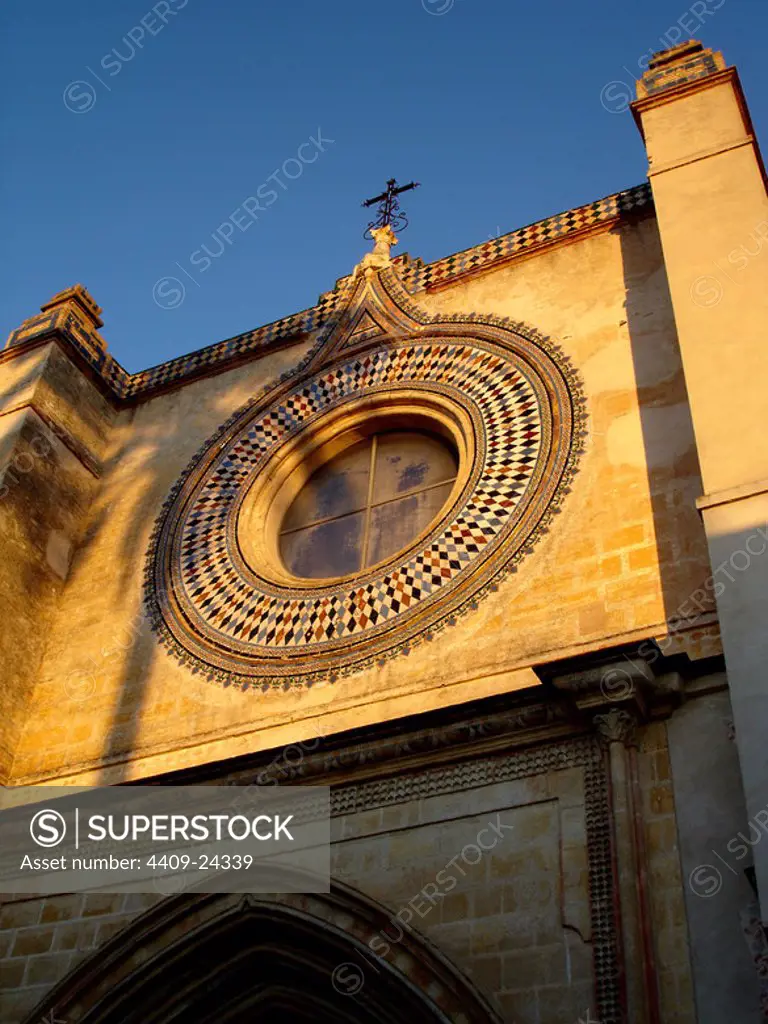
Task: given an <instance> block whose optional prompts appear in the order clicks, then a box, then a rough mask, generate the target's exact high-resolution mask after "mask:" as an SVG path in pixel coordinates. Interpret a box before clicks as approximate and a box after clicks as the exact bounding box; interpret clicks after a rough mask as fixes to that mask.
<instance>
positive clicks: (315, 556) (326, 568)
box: [280, 512, 365, 580]
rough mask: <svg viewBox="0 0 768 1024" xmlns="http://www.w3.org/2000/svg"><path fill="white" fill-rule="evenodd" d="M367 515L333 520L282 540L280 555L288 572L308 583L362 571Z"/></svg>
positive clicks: (360, 514)
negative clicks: (361, 561)
mask: <svg viewBox="0 0 768 1024" xmlns="http://www.w3.org/2000/svg"><path fill="white" fill-rule="evenodd" d="M364 522H365V513H364V512H357V513H355V515H351V516H344V517H343V518H342V519H333V520H332V521H331V522H330V523H323V524H322V525H321V526H310V527H307V529H305V530H297V531H296V532H295V533H286V534H284V535H283V536H282V537H281V538H280V554H281V555H282V558H283V562H284V563H285V566H286V568H287V569H288V571H289V572H292V573H293V575H294V576H298V577H300V578H301V579H305V580H319V579H324V578H325V577H327V576H344V575H346V573H348V572H356V571H357V570H358V569H359V568H360V559H361V557H362V543H363V524H364Z"/></svg>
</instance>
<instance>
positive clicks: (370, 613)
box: [145, 267, 585, 690]
mask: <svg viewBox="0 0 768 1024" xmlns="http://www.w3.org/2000/svg"><path fill="white" fill-rule="evenodd" d="M342 288H344V289H346V291H347V295H346V296H345V298H346V301H345V302H343V303H340V306H341V309H340V311H339V313H338V315H337V316H336V318H335V320H334V322H333V323H332V324H331V325H330V327H329V328H328V329H326V331H325V333H324V334H323V336H322V337H321V338H320V339H319V340H318V342H317V343H316V345H315V346H314V348H313V350H312V351H311V352H310V354H309V355H308V356H307V357H306V359H305V360H304V361H303V362H302V364H300V365H299V366H298V367H297V368H296V369H295V370H293V371H292V372H290V373H289V374H287V375H285V376H284V377H283V378H282V379H281V380H280V382H278V384H276V385H274V386H271V387H270V388H269V389H268V390H267V391H266V392H265V393H264V394H262V395H261V396H259V397H257V398H254V399H253V400H252V401H251V402H249V403H248V404H247V406H246V407H244V408H243V409H241V410H239V411H238V412H237V413H236V414H235V415H234V416H232V417H231V418H230V420H229V421H228V422H227V423H226V424H224V425H223V426H222V427H221V428H220V429H219V430H218V431H217V432H216V434H215V435H214V436H213V437H212V438H211V439H210V440H209V441H208V442H207V443H206V445H205V447H204V448H203V449H202V451H201V452H200V453H198V455H197V456H196V457H195V458H194V460H193V462H192V464H191V465H190V466H189V467H188V468H187V469H186V470H185V472H184V473H183V474H182V477H181V479H180V480H179V481H178V483H177V484H176V486H175V487H174V489H173V491H172V493H171V495H170V496H169V498H168V500H167V501H166V503H165V506H164V507H163V511H162V513H161V515H160V517H159V519H158V522H157V524H156V527H155V533H154V535H153V539H152V544H151V548H150V552H149V555H148V561H147V573H146V593H145V598H146V604H147V607H148V611H149V615H150V618H151V621H152V623H153V626H154V628H155V629H156V631H157V633H158V634H159V636H160V637H161V639H162V641H163V642H164V643H165V644H166V645H167V647H168V648H169V649H170V650H171V651H172V652H173V653H174V654H175V655H176V656H177V657H178V658H179V659H180V660H181V661H182V662H183V663H184V664H185V665H187V666H188V667H190V668H191V669H192V670H193V671H195V672H200V673H202V674H204V675H205V676H206V677H208V678H210V679H215V680H218V681H220V682H223V683H224V684H226V685H235V686H238V687H240V688H242V689H248V688H260V689H263V690H267V689H269V688H271V687H282V688H288V687H291V686H309V685H312V684H313V683H316V682H319V681H333V680H335V679H336V678H338V677H339V676H340V675H342V674H347V673H349V672H354V671H359V670H361V669H363V668H365V667H368V666H370V665H373V664H376V663H378V662H380V661H381V660H382V659H385V658H389V657H392V656H394V655H397V654H407V653H408V651H409V650H410V649H411V648H412V647H413V646H414V645H416V644H417V643H420V642H422V641H424V640H431V639H432V637H433V636H434V635H435V633H436V632H438V631H439V630H441V629H443V628H444V627H445V626H447V625H453V624H454V623H455V622H456V619H457V617H458V616H459V615H462V614H465V613H466V612H468V611H469V610H471V609H474V608H476V607H477V603H478V601H479V600H480V599H481V598H483V597H484V596H485V595H486V594H488V593H489V592H490V591H492V590H496V589H497V583H498V581H499V579H500V578H501V577H503V576H504V575H505V574H506V573H508V572H510V571H515V569H516V568H517V566H518V564H519V562H520V561H521V559H522V558H523V557H524V556H525V555H528V554H530V553H531V551H532V547H533V544H534V543H535V542H536V540H537V539H538V538H539V537H540V536H541V535H542V534H543V533H545V532H547V529H548V526H549V523H550V521H551V519H552V517H553V515H554V514H555V513H556V512H557V511H559V506H560V503H561V501H562V499H563V496H564V494H565V493H566V491H567V490H568V486H567V485H568V483H569V482H570V479H571V477H572V475H573V473H574V472H575V468H576V462H577V459H578V456H579V454H580V452H581V450H582V448H583V437H584V430H583V424H584V418H585V417H584V411H583V398H582V394H581V388H580V385H579V382H578V379H577V377H576V374H575V372H574V371H573V369H572V368H571V366H570V364H569V362H568V360H567V358H566V357H565V356H564V354H563V353H562V351H561V350H560V349H559V348H558V347H557V346H555V345H553V344H552V343H551V342H549V340H548V339H546V338H543V337H541V336H540V335H538V334H537V333H536V332H535V331H532V330H530V329H529V328H526V327H524V326H522V325H519V324H515V323H512V322H510V321H507V320H503V319H500V318H498V317H482V316H477V315H471V316H466V317H465V316H448V317H430V316H428V315H425V314H424V313H423V312H422V311H421V310H420V309H419V308H418V307H417V306H416V305H415V304H414V302H413V300H412V299H411V298H410V296H409V295H408V294H407V293H406V292H405V290H404V289H403V287H402V286H401V284H400V281H399V279H398V277H397V274H396V271H395V269H394V268H392V267H388V268H385V269H382V270H379V269H377V268H372V267H369V268H363V270H362V272H361V273H356V274H355V275H354V276H353V277H352V278H351V279H347V281H346V282H345V284H343V285H342ZM404 402H405V403H406V404H407V406H408V408H410V409H412V410H413V411H414V415H418V416H422V417H423V416H426V417H427V418H428V417H429V415H431V414H432V413H431V410H432V409H433V408H436V409H440V410H442V411H441V412H440V415H445V416H446V417H453V419H454V421H455V423H456V424H459V426H457V427H456V428H455V429H456V430H457V431H458V432H460V433H461V435H462V436H461V439H460V444H459V447H460V448H461V450H462V453H463V454H462V468H461V470H460V475H459V479H458V481H457V484H456V486H455V487H454V490H453V492H452V494H451V498H450V500H449V502H448V504H447V505H446V506H445V507H444V508H443V510H442V511H441V513H440V514H439V516H438V518H437V519H436V520H435V521H434V522H433V523H432V525H431V527H430V528H429V531H428V532H427V533H426V534H423V535H421V536H420V537H419V539H418V542H417V543H416V544H415V545H412V546H411V547H410V548H408V549H406V550H405V551H404V552H401V553H400V554H399V555H396V556H394V557H393V558H390V559H389V560H388V561H387V562H386V563H383V564H379V565H376V566H373V567H372V568H370V569H364V570H361V571H360V572H359V573H357V574H355V575H354V577H353V578H350V577H349V576H347V577H344V578H340V579H338V580H299V579H296V580H294V579H292V578H290V577H286V576H285V573H282V574H281V573H280V571H279V568H278V567H274V566H271V565H270V559H269V558H268V557H266V555H265V556H264V558H263V559H262V558H260V557H259V555H258V552H259V550H260V549H259V547H258V545H256V547H255V549H254V550H255V551H256V555H254V554H253V551H251V552H250V553H249V551H248V543H246V542H245V541H247V540H248V537H247V532H248V531H247V529H245V527H244V525H243V524H244V522H245V523H246V525H247V524H248V523H253V522H262V521H265V520H266V519H268V518H269V517H268V515H266V514H265V515H262V514H261V507H262V506H259V507H258V508H257V510H256V512H254V509H253V508H252V507H249V503H250V505H251V506H252V505H253V501H254V499H253V495H254V494H259V493H261V495H262V498H261V499H260V500H261V501H262V502H263V501H265V500H268V496H269V491H270V486H271V485H270V484H269V481H270V480H272V478H273V477H274V476H275V466H276V465H280V464H281V460H283V461H285V459H286V455H285V453H286V452H289V451H290V452H293V453H295V452H296V451H297V450H299V451H301V445H302V444H303V443H305V439H307V438H311V437H312V436H314V435H315V434H316V433H317V432H318V431H319V430H322V429H325V428H324V425H325V424H326V423H328V422H334V421H336V422H343V418H344V417H345V416H346V415H347V414H350V415H351V414H352V411H356V412H357V415H358V417H360V416H361V415H364V413H365V410H366V409H369V408H370V409H375V410H376V414H377V415H378V416H382V415H384V416H386V413H387V410H388V409H394V408H400V407H401V406H402V405H403V403H404ZM360 410H363V411H362V412H361V411H360ZM307 443H308V442H307ZM294 461H295V459H294ZM265 494H266V495H267V498H264V495H265ZM263 507H264V508H266V507H267V506H263ZM249 517H250V518H249ZM244 530H245V533H244ZM264 550H266V548H265V549H264Z"/></svg>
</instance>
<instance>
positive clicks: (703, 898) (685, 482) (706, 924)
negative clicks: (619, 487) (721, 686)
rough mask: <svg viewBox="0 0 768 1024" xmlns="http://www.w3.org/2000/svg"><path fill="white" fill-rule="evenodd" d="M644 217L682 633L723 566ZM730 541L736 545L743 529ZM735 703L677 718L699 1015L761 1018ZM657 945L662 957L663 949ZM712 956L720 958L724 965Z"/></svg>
mask: <svg viewBox="0 0 768 1024" xmlns="http://www.w3.org/2000/svg"><path fill="white" fill-rule="evenodd" d="M639 227H640V230H638V226H635V227H632V226H630V227H627V228H624V229H622V228H619V229H618V230H619V232H620V237H621V244H622V258H623V264H624V280H625V287H626V311H627V313H626V315H627V324H628V329H629V334H630V341H631V346H632V359H633V363H634V370H635V378H636V384H637V393H638V399H639V404H640V422H641V429H642V439H643V446H644V449H645V456H646V463H647V467H648V485H649V492H650V496H651V505H652V512H653V521H654V532H655V535H656V546H657V552H658V560H659V570H660V580H661V588H662V596H663V602H664V613H665V618H666V620H667V623H668V624H669V627H670V633H671V634H674V632H675V624H676V623H677V622H680V621H684V620H690V619H693V618H697V617H699V616H702V617H705V618H706V619H707V620H708V621H710V620H711V619H712V617H713V616H714V615H715V614H716V610H717V609H716V602H715V590H716V587H715V579H720V577H715V576H714V575H713V568H712V566H711V564H710V559H709V551H708V546H707V539H706V534H705V531H704V526H703V523H702V520H701V517H700V514H699V512H698V510H697V508H696V499H697V498H699V497H700V496H701V495H702V494H703V485H702V481H701V471H700V467H699V462H698V454H697V449H696V439H695V435H694V430H693V422H692V419H691V415H690V408H689V405H688V394H687V391H686V385H685V377H684V374H683V368H682V361H681V356H680V350H679V345H678V340H677V333H676V327H675V321H674V313H673V309H672V302H671V297H670V294H669V288H668V284H667V278H666V272H665V268H664V262H663V255H662V250H661V240H660V238H659V235H658V229H657V225H656V222H655V221H653V220H648V221H646V222H645V223H644V224H643V225H640V226H639ZM732 543H733V550H737V549H738V548H739V547H740V546H743V538H736V537H734V538H733V542H732ZM723 580H724V582H725V583H726V584H727V580H725V578H724V577H723ZM717 593H718V594H719V593H720V590H719V589H718V590H717ZM670 653H672V652H670ZM713 708H714V709H715V710H714V711H713ZM729 714H730V702H729V697H728V693H727V692H725V691H721V692H720V693H717V694H714V695H712V697H711V698H707V699H706V700H705V699H700V700H697V701H695V702H690V703H687V704H684V705H683V707H682V708H681V709H680V710H679V711H678V712H677V713H676V714H675V716H674V717H673V718H672V719H671V721H670V722H669V724H668V734H669V741H670V754H671V757H672V769H673V771H672V774H673V789H674V798H675V803H676V816H677V828H678V836H677V848H678V850H679V852H680V860H681V870H682V875H683V881H684V885H685V896H686V907H687V919H688V921H687V923H688V938H689V946H690V951H691V963H692V968H693V978H694V986H695V992H696V1002H697V1006H698V1013H699V1017H698V1018H697V1019H698V1020H699V1022H700V1024H721V1022H722V1021H724V1020H733V1021H742V1020H743V1021H751V1020H753V1019H756V1017H755V1015H756V1013H757V1006H758V986H757V984H756V973H755V967H754V965H753V963H752V961H751V958H750V955H749V950H748V947H747V942H746V939H745V936H744V931H743V927H742V922H741V915H742V913H743V912H744V911H745V910H746V909H747V907H748V906H749V904H750V902H751V900H752V898H753V894H752V891H751V889H750V885H749V883H748V882H747V880H746V878H745V875H744V867H745V865H746V864H747V863H748V862H749V858H746V859H745V861H744V863H742V864H735V863H734V864H732V865H730V867H731V873H730V874H729V873H728V872H727V871H726V870H725V868H723V867H722V864H721V861H722V859H723V858H722V856H718V851H719V853H720V854H722V853H723V851H724V850H725V848H726V844H727V842H728V841H729V840H730V839H731V838H732V836H734V835H735V834H736V833H737V831H738V829H739V828H743V830H744V831H745V832H746V831H747V829H746V826H744V825H743V824H742V823H745V822H746V816H747V815H746V809H745V802H744V795H743V791H742V788H741V775H740V772H739V766H738V755H737V751H736V748H735V745H734V744H732V743H731V742H730V741H729V738H728V735H727V731H726V727H725V719H726V718H727V717H728V716H729ZM765 841H766V842H768V837H766V839H765ZM703 861H712V862H713V864H716V865H717V867H713V864H709V863H702V862H703ZM710 868H711V869H712V872H714V874H713V873H712V872H709V871H708V869H710ZM718 878H719V879H720V882H719V884H715V883H716V881H717V879H718ZM723 881H725V882H726V883H727V884H726V885H725V890H724V891H721V889H722V885H723ZM710 896H712V897H713V898H712V899H709V897H710ZM657 956H658V960H659V962H660V963H663V959H664V958H663V955H661V951H657ZM713 965H718V966H719V968H720V969H719V970H718V971H717V972H716V973H714V974H713V971H712V968H713Z"/></svg>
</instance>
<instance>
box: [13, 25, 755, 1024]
mask: <svg viewBox="0 0 768 1024" xmlns="http://www.w3.org/2000/svg"><path fill="white" fill-rule="evenodd" d="M633 113H634V116H635V119H636V122H637V125H638V128H639V130H640V132H641V134H642V137H643V139H644V142H645V145H646V148H647V151H648V157H649V180H648V183H645V184H642V185H639V186H637V187H636V188H632V189H629V190H626V191H623V192H619V193H617V194H614V195H611V196H608V197H607V198H604V199H600V200H597V201H596V202H593V203H590V204H588V205H586V206H583V207H580V208H578V209H575V210H571V211H568V212H567V213H563V214H560V215H559V216H555V217H551V218H549V219H547V220H545V221H541V222H539V223H536V224H533V225H530V226H528V227H524V228H522V229H520V230H517V231H513V232H511V233H510V234H507V235H503V236H501V237H499V238H494V239H492V240H490V241H486V242H484V243H482V244H480V245H478V246H475V247H473V248H471V249H469V250H466V251H464V252H461V253H457V254H455V255H452V256H448V257H446V258H444V259H440V260H438V261H436V262H434V263H431V264H425V263H423V262H422V261H421V260H419V259H413V258H409V257H408V256H406V255H395V254H394V252H393V251H392V250H393V247H394V245H395V243H396V237H395V234H394V232H393V230H392V227H391V226H390V225H389V224H387V223H384V224H382V225H381V226H380V227H378V228H376V229H374V232H373V234H374V240H375V247H374V249H373V251H372V252H370V253H368V254H367V255H366V256H364V258H363V259H362V261H361V263H360V264H359V265H358V266H357V267H355V268H354V270H353V272H352V273H350V274H348V275H347V276H345V277H341V278H340V279H339V280H338V281H337V283H336V285H335V286H334V287H333V288H332V289H331V290H329V291H327V292H325V293H324V294H323V295H321V297H320V299H319V301H318V303H317V305H316V306H314V307H312V308H311V309H308V310H304V311H303V312H299V313H297V314H294V315H292V316H289V317H287V318H285V319H284V320H280V321H277V322H276V323H272V324H269V325H267V326H265V327H262V328H259V329H257V330H254V331H251V332H248V333H246V334H244V335H241V336H238V337H236V338H232V339H229V340H227V341H223V342H219V343H217V344H214V345H211V346H209V347H208V348H205V349H202V350H200V351H198V352H194V353H192V354H191V355H187V356H182V357H180V358H178V359H175V360H172V361H171V362H168V363H164V364H162V365H160V366H157V367H153V368H152V369H149V370H146V371H143V372H141V373H137V374H128V373H127V372H126V371H125V370H124V369H123V368H122V367H121V366H120V365H119V363H117V362H116V360H114V359H113V358H112V356H111V355H110V354H109V352H108V350H107V346H106V343H105V341H104V339H103V337H102V335H101V334H100V328H101V327H102V320H101V310H100V309H99V307H98V306H97V304H96V302H95V301H94V299H93V298H92V297H91V296H90V294H89V293H88V292H87V291H86V290H85V289H84V288H83V287H82V286H80V285H77V286H75V287H73V288H69V289H67V290H66V291H63V292H61V293H60V294H58V295H56V296H55V297H54V298H53V299H51V300H50V301H49V302H47V303H46V304H45V305H44V306H42V307H41V312H40V314H38V315H35V316H32V317H31V318H30V319H28V320H26V321H25V322H24V323H23V324H22V325H21V326H20V327H19V328H18V329H17V330H15V331H13V332H12V334H11V335H10V338H9V340H8V344H7V346H6V348H5V349H4V350H3V352H2V354H1V356H0V403H1V404H0V412H1V413H2V415H0V436H1V437H2V448H3V465H4V467H5V468H4V470H3V476H2V480H1V481H0V518H2V523H3V529H2V532H1V533H0V545H2V558H1V559H0V594H2V606H3V609H4V623H3V630H2V634H1V635H0V662H1V663H2V674H1V676H0V782H2V784H3V786H5V787H9V788H12V787H17V786H30V785H31V786H38V785H39V786H43V785H57V786H58V785H66V786H113V785H121V784H126V783H130V784H133V785H144V784H162V785H233V784H234V785H241V786H264V785H270V786H273V787H274V786H275V785H279V786H295V785H299V784H301V785H328V786H330V787H331V814H332V820H331V835H332V884H331V886H330V891H329V892H327V893H314V894H290V893H281V894H262V895H251V896H243V895H242V894H219V895H217V894H211V893H201V892H195V891H184V892H180V893H172V894H170V895H165V894H163V893H160V892H158V893H156V894H137V893H128V894H126V893H114V894H103V893H102V894H99V893H83V892H80V893H61V894H58V895H52V896H46V897H39V896H38V897H35V896H29V895H26V896H10V895H9V896H5V897H0V900H1V902H0V1020H2V1021H3V1022H8V1024H10V1022H18V1024H21V1022H24V1024H38V1022H42V1021H49V1022H54V1021H59V1022H65V1024H76V1022H83V1024H85V1022H87V1024H97V1022H98V1024H112V1022H115V1024H117V1022H130V1024H147V1022H157V1024H167V1022H171V1021H179V1022H181V1021H184V1022H185V1024H188V1022H189V1024H191V1022H199V1024H204V1022H212V1021H227V1022H232V1024H235V1022H240V1021H246V1020H247V1021H269V1020H272V1019H273V1018H275V1017H276V1016H277V1015H278V1014H281V1013H282V1016H283V1018H285V1019H289V1020H291V1021H294V1020H295V1021H298V1022H300V1021H319V1022H325V1021H328V1022H331V1021H333V1022H350V1024H352V1022H368V1021H370V1022H381V1024H385V1022H391V1021H393V1020H396V1019H397V1020H408V1021H425V1022H427V1021H435V1022H438V1021H452V1022H462V1024H470V1022H471V1024H501V1022H506V1024H513V1022H514V1024H577V1022H579V1021H583V1022H591V1024H620V1022H622V1024H623V1022H631V1024H694V1022H696V1024H722V1022H723V1021H726V1020H728V1021H731V1022H733V1024H753V1022H757V1021H759V1020H761V1019H764V1017H765V1016H766V1015H768V937H767V934H766V924H765V921H766V919H768V743H766V739H765V737H766V732H767V731H768V677H767V676H766V669H765V666H766V664H768V629H767V628H766V622H767V620H768V445H766V443H765V436H764V434H765V431H764V424H765V421H766V415H767V414H768V390H767V389H766V386H765V380H766V370H768V348H767V347H766V343H765V324H766V322H768V288H766V280H767V278H766V265H768V263H767V261H768V194H767V192H766V174H765V169H764V166H763V163H762V159H761V155H760V151H759V148H758V144H757V140H756V138H755V136H754V132H753V129H752V125H751V122H750V117H749V111H748V108H747V105H746V101H745V98H744V94H743V91H742V88H741V85H740V83H739V78H738V74H737V72H736V70H735V69H734V68H732V67H728V66H727V65H726V63H725V61H724V59H723V57H722V55H721V54H719V53H716V52H712V51H710V50H706V49H704V48H703V47H702V46H701V45H700V44H698V43H686V44H683V45H681V46H678V47H676V48H674V49H672V50H669V51H665V52H663V53H661V54H657V55H656V56H655V58H654V59H653V60H652V61H651V63H650V65H649V69H648V71H647V72H646V74H645V75H644V76H643V78H642V79H641V81H640V82H638V98H637V100H636V102H635V103H634V104H633ZM764 250H765V251H764ZM343 269H344V268H340V270H343ZM327 283H328V282H326V284H327Z"/></svg>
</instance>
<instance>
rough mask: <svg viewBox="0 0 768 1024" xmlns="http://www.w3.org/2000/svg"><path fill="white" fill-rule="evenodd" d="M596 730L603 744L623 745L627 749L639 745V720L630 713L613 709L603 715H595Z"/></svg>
mask: <svg viewBox="0 0 768 1024" xmlns="http://www.w3.org/2000/svg"><path fill="white" fill-rule="evenodd" d="M594 723H595V728H596V729H597V734H598V736H599V737H600V739H601V740H602V741H603V743H605V744H607V745H608V746H610V744H611V743H623V744H624V746H625V747H634V746H636V745H637V718H636V717H635V716H634V715H633V714H631V713H630V712H629V711H625V710H624V709H619V708H611V710H610V711H606V713H605V714H603V715H595V718H594Z"/></svg>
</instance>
